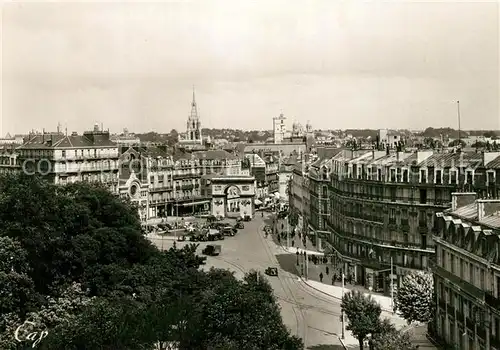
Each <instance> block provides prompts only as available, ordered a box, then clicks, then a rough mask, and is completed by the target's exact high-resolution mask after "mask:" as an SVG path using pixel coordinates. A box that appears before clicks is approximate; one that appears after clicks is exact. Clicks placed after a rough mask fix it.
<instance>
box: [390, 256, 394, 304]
mask: <svg viewBox="0 0 500 350" xmlns="http://www.w3.org/2000/svg"><path fill="white" fill-rule="evenodd" d="M391 308H392V313H394V275H393V262H392V256H391Z"/></svg>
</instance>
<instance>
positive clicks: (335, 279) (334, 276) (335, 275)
mask: <svg viewBox="0 0 500 350" xmlns="http://www.w3.org/2000/svg"><path fill="white" fill-rule="evenodd" d="M336 281H337V274H336V273H334V274H333V277H332V285H334V284H335V282H336Z"/></svg>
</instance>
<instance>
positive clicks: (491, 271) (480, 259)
mask: <svg viewBox="0 0 500 350" xmlns="http://www.w3.org/2000/svg"><path fill="white" fill-rule="evenodd" d="M434 241H435V246H436V259H435V264H434V266H433V268H432V271H433V273H434V286H435V288H434V293H435V301H436V312H435V313H434V320H433V322H432V323H431V327H430V333H431V334H432V335H433V336H434V337H435V338H436V339H438V340H439V341H440V342H441V343H442V345H443V346H448V347H452V346H454V348H456V349H463V350H473V349H474V350H475V349H480V350H482V349H485V350H490V349H500V199H496V200H492V199H477V194H476V193H467V192H462V193H453V194H452V207H451V208H450V209H449V210H446V211H444V212H440V213H437V214H436V221H435V236H434Z"/></svg>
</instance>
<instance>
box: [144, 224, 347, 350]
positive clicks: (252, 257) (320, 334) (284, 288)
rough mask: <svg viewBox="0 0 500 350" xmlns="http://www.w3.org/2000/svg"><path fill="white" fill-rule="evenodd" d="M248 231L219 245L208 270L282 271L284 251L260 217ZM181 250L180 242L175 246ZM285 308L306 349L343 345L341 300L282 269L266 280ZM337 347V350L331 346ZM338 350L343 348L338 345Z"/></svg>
mask: <svg viewBox="0 0 500 350" xmlns="http://www.w3.org/2000/svg"><path fill="white" fill-rule="evenodd" d="M244 224H245V228H244V229H241V230H239V232H238V234H237V235H236V236H235V237H226V239H225V240H223V241H219V242H216V243H217V244H221V246H222V252H221V254H220V256H218V257H209V258H208V259H207V265H206V267H207V268H210V267H216V268H224V269H229V270H232V271H234V272H235V274H236V276H237V277H242V276H243V275H244V273H245V272H248V271H250V270H258V271H261V272H262V273H264V270H265V269H266V268H267V267H269V266H271V267H277V268H278V269H279V264H278V262H277V260H276V255H277V254H284V253H285V252H284V250H283V249H281V248H280V247H278V246H276V244H275V243H274V242H273V241H272V239H271V237H268V238H265V236H264V234H263V232H262V228H263V226H264V225H265V224H264V221H263V219H262V218H261V216H260V214H258V215H256V217H255V218H254V219H253V220H252V221H250V222H245V223H244ZM152 241H153V242H154V243H155V244H156V245H157V246H158V247H159V248H161V247H163V248H164V249H168V248H169V247H171V246H172V244H173V242H174V241H173V240H167V239H164V240H163V241H162V240H161V239H157V238H153V239H152ZM176 244H177V246H178V247H180V246H181V244H183V243H181V242H177V243H176ZM206 244H208V243H201V244H200V246H199V247H198V249H199V251H200V254H201V250H202V249H203V247H204V246H205V245H206ZM267 278H268V280H269V282H270V283H271V285H272V287H273V289H274V291H275V294H276V297H277V299H278V300H279V302H280V304H281V308H282V314H283V319H284V321H285V323H286V325H287V326H288V327H289V328H290V329H291V330H292V332H294V333H295V334H297V335H298V336H299V337H301V338H302V339H303V340H304V343H305V344H306V348H311V347H315V346H319V345H340V341H339V339H338V335H340V332H341V323H340V322H339V318H340V303H339V300H337V299H334V298H331V297H328V296H327V295H325V294H322V293H320V292H317V291H315V290H314V289H312V288H310V287H309V286H307V285H305V284H304V283H303V282H301V281H299V279H298V278H297V276H295V275H292V274H290V273H288V272H286V271H284V270H281V269H279V273H278V277H267ZM333 348H337V347H332V349H333ZM338 349H341V347H340V346H339V347H338Z"/></svg>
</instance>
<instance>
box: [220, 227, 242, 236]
mask: <svg viewBox="0 0 500 350" xmlns="http://www.w3.org/2000/svg"><path fill="white" fill-rule="evenodd" d="M221 231H222V234H223V235H224V236H231V237H232V236H234V235H235V234H236V232H237V231H238V230H236V232H235V230H234V228H233V227H231V226H226V227H224V228H223V229H222V230H221Z"/></svg>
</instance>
